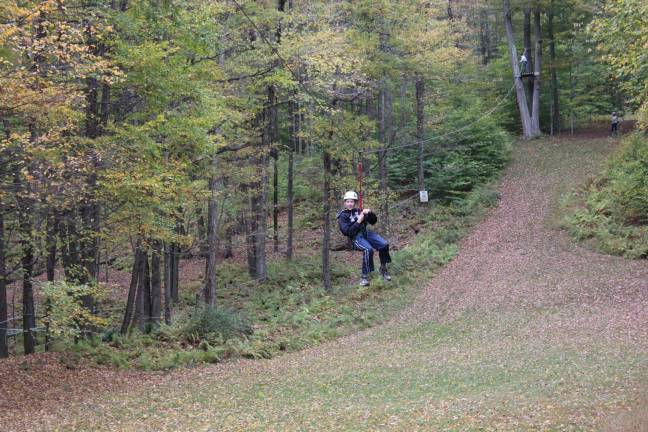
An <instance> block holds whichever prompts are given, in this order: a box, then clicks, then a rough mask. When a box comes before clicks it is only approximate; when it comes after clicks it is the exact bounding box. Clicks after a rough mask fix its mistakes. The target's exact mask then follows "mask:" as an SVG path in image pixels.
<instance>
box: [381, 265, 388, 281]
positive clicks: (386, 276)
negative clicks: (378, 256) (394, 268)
mask: <svg viewBox="0 0 648 432" xmlns="http://www.w3.org/2000/svg"><path fill="white" fill-rule="evenodd" d="M380 274H381V275H382V277H383V279H384V280H386V281H388V282H389V281H390V280H391V276H390V275H389V272H388V271H387V268H386V267H380Z"/></svg>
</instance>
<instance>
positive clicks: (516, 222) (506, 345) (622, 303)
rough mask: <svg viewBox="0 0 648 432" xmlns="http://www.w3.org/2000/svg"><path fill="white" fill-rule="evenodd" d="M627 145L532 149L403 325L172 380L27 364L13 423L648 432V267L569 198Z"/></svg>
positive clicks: (38, 361)
mask: <svg viewBox="0 0 648 432" xmlns="http://www.w3.org/2000/svg"><path fill="white" fill-rule="evenodd" d="M616 143H617V140H613V139H609V138H607V137H605V132H604V131H594V132H593V131H588V132H587V133H585V134H581V135H575V136H573V137H571V136H569V135H563V136H561V137H559V138H545V139H541V140H536V141H531V142H520V143H517V144H516V145H515V149H514V154H513V162H512V164H511V165H510V167H509V168H508V169H507V172H506V173H505V175H504V176H503V178H502V180H501V182H500V186H499V191H500V194H501V202H500V204H499V205H498V207H497V208H494V209H492V210H491V212H490V213H489V215H488V216H487V217H486V219H485V220H484V221H483V222H482V223H481V224H480V225H479V226H478V227H477V228H476V229H475V230H474V231H473V232H472V233H471V234H470V235H468V236H467V237H466V238H465V239H464V240H463V241H462V243H461V251H460V253H459V255H458V256H457V257H456V258H455V260H454V261H452V262H451V263H450V264H449V265H448V266H446V267H445V268H444V269H443V270H441V271H440V272H439V273H438V274H437V276H436V277H434V278H433V279H431V280H430V281H429V284H427V286H425V287H422V289H421V291H420V295H419V297H418V298H417V299H416V300H415V301H414V302H413V303H412V306H411V307H409V308H407V309H406V310H405V311H403V312H402V313H400V314H399V315H398V316H396V317H395V318H394V319H393V320H391V321H390V322H388V323H387V324H384V325H381V326H378V327H374V328H372V329H369V330H367V331H363V332H360V333H356V334H354V335H351V336H348V337H344V338H341V339H338V340H336V341H334V342H330V343H326V344H322V345H320V346H318V347H315V348H311V349H307V350H304V351H300V352H295V353H290V354H286V355H283V356H279V357H276V358H274V359H271V360H261V361H259V360H256V361H254V360H243V359H240V360H235V361H230V362H226V363H222V364H217V365H211V366H205V367H200V368H196V369H181V370H176V371H173V372H171V373H166V374H162V373H142V372H130V371H116V370H112V369H106V368H103V369H102V368H99V369H97V368H92V369H86V368H83V367H81V368H78V369H75V370H66V369H65V366H64V365H61V364H58V363H53V362H48V361H47V357H38V356H36V357H30V358H21V357H14V358H12V359H9V360H8V361H5V362H3V365H2V368H3V372H2V375H1V376H2V382H5V380H6V379H8V378H10V379H12V380H15V381H16V382H20V383H21V385H22V386H25V387H26V388H33V390H34V392H36V393H37V396H36V397H34V398H33V399H32V400H30V399H29V398H23V397H22V395H21V398H14V395H12V394H7V393H6V392H5V391H4V390H3V387H4V386H3V385H2V384H0V400H2V399H4V401H2V402H3V403H2V405H3V406H2V408H3V413H2V415H1V416H0V429H1V430H21V431H23V430H87V431H95V430H138V431H141V430H151V431H158V430H186V431H199V430H214V431H225V430H246V431H247V430H404V431H410V430H462V431H463V430H610V431H617V430H618V431H626V430H637V431H640V430H647V427H648V426H646V425H647V424H648V397H647V396H646V395H648V262H646V261H645V260H637V261H630V260H626V259H623V258H619V257H613V256H608V255H602V254H599V253H596V252H594V251H591V250H588V249H587V248H584V247H582V246H581V245H578V244H576V243H574V242H573V241H572V240H571V239H570V238H569V236H568V234H567V233H566V232H564V231H561V230H560V229H558V222H557V221H558V220H559V219H560V218H559V214H558V213H559V206H558V202H559V199H560V196H561V195H563V194H564V193H566V192H568V191H569V190H570V189H571V188H572V187H574V186H575V185H577V184H579V183H581V182H583V181H585V179H586V178H587V177H588V176H591V175H594V174H596V173H597V172H598V170H599V169H600V168H601V166H602V163H603V161H604V160H605V157H606V156H607V155H608V154H609V153H610V151H611V150H612V149H613V148H614V146H615V145H616ZM8 372H10V373H8ZM4 388H5V389H6V387H4ZM14 388H15V387H14ZM26 394H29V393H26ZM6 401H8V402H9V403H6Z"/></svg>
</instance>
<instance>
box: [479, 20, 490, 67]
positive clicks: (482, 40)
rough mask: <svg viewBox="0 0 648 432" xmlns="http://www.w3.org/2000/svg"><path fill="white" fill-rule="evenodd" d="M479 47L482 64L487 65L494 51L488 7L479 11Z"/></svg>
mask: <svg viewBox="0 0 648 432" xmlns="http://www.w3.org/2000/svg"><path fill="white" fill-rule="evenodd" d="M479 48H480V49H479V50H480V53H481V59H482V64H483V65H487V64H488V63H490V60H491V57H492V55H493V53H492V50H491V26H490V22H489V20H488V10H487V9H486V8H484V9H482V10H481V11H480V12H479Z"/></svg>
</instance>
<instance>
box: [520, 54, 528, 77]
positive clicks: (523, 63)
mask: <svg viewBox="0 0 648 432" xmlns="http://www.w3.org/2000/svg"><path fill="white" fill-rule="evenodd" d="M526 53H527V50H524V52H523V53H522V57H520V75H523V74H525V73H527V72H528V71H527V64H528V63H529V59H527V56H526Z"/></svg>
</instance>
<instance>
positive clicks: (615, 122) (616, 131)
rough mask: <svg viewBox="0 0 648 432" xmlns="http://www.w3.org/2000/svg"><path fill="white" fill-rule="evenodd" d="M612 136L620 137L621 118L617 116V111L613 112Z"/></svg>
mask: <svg viewBox="0 0 648 432" xmlns="http://www.w3.org/2000/svg"><path fill="white" fill-rule="evenodd" d="M610 134H611V135H614V136H617V135H619V116H617V113H616V111H612V128H611V130H610Z"/></svg>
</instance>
